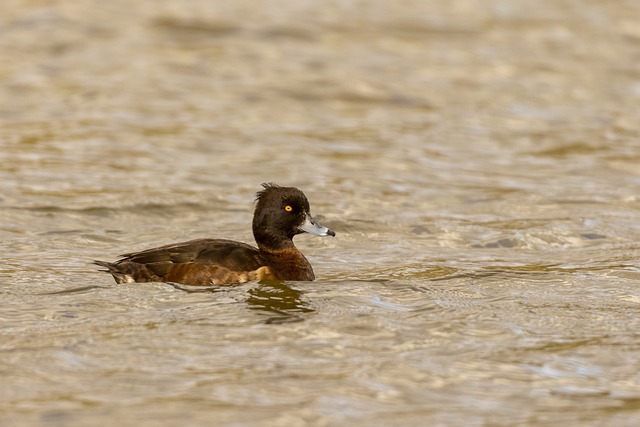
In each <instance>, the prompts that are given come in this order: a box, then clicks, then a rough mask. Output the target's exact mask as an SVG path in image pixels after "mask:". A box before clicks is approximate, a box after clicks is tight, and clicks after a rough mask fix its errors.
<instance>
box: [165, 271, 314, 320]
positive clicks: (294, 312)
mask: <svg viewBox="0 0 640 427" xmlns="http://www.w3.org/2000/svg"><path fill="white" fill-rule="evenodd" d="M169 285H171V286H172V287H174V288H175V289H179V290H181V291H183V292H187V293H202V292H207V293H218V292H228V291H229V289H231V288H232V287H231V286H214V287H206V288H205V287H199V286H186V285H181V284H178V283H169ZM236 289H237V288H236ZM303 295H304V292H302V291H299V290H297V289H293V288H292V287H291V286H289V285H288V284H287V283H286V282H283V281H277V280H263V281H261V282H258V284H257V285H256V286H255V287H253V288H251V289H249V290H247V299H246V303H247V305H248V306H249V309H251V310H256V311H259V312H261V313H263V314H267V315H268V317H267V319H266V320H265V323H288V322H301V321H302V320H304V318H303V316H302V314H304V313H312V312H314V311H315V310H314V309H312V308H311V307H309V305H308V304H307V303H306V302H304V301H303V300H302V296H303Z"/></svg>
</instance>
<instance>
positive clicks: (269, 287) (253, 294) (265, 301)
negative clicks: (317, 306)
mask: <svg viewBox="0 0 640 427" xmlns="http://www.w3.org/2000/svg"><path fill="white" fill-rule="evenodd" d="M247 293H248V294H249V295H248V298H247V304H248V305H249V308H250V309H251V310H258V311H261V312H266V313H268V314H270V316H269V318H268V319H267V320H266V321H265V322H266V323H287V322H300V321H302V320H304V318H303V316H302V314H304V313H311V312H314V311H315V310H314V309H312V308H310V307H309V305H308V304H307V303H306V302H304V301H303V300H302V295H303V294H304V293H303V292H302V291H299V290H297V289H293V288H292V287H291V286H289V285H287V284H286V282H281V281H271V280H270V281H262V282H260V283H259V284H258V286H256V287H255V288H251V289H249V290H248V292H247Z"/></svg>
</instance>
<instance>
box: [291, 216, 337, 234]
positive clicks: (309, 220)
mask: <svg viewBox="0 0 640 427" xmlns="http://www.w3.org/2000/svg"><path fill="white" fill-rule="evenodd" d="M298 229H299V230H300V231H302V232H305V233H310V234H315V235H316V236H323V237H325V236H335V235H336V233H335V232H334V231H332V230H329V229H328V228H327V227H323V226H322V225H320V224H318V223H317V222H316V221H315V220H314V219H313V217H311V215H307V216H306V218H305V220H304V222H303V223H302V224H301V225H300V226H299V227H298Z"/></svg>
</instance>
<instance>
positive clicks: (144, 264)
mask: <svg viewBox="0 0 640 427" xmlns="http://www.w3.org/2000/svg"><path fill="white" fill-rule="evenodd" d="M262 187H263V190H261V191H259V192H258V193H257V194H256V201H257V203H256V208H255V211H254V213H253V237H254V238H255V240H256V243H257V244H258V247H257V248H255V247H253V246H251V245H248V244H246V243H241V242H236V241H233V240H225V239H196V240H190V241H188V242H182V243H174V244H171V245H166V246H161V247H158V248H153V249H147V250H145V251H141V252H132V253H128V254H124V255H121V256H122V257H123V258H122V259H120V260H118V261H116V262H113V263H111V262H106V261H94V263H95V264H97V265H99V266H101V267H105V268H106V270H103V271H106V272H108V273H111V275H112V276H113V278H114V279H115V280H116V282H117V283H133V282H173V283H182V284H185V285H224V284H234V283H244V282H248V281H251V280H300V281H311V280H315V275H314V273H313V268H311V264H309V261H307V259H306V258H305V257H304V255H302V252H300V251H299V250H298V249H297V248H296V247H295V245H294V244H293V237H294V236H295V235H297V234H300V233H311V234H315V235H317V236H335V235H336V233H335V232H333V231H331V230H329V229H328V228H327V227H323V226H322V225H320V224H318V223H317V222H316V221H315V220H314V219H313V217H312V216H311V213H310V208H309V201H308V200H307V197H306V196H305V195H304V193H303V192H302V191H300V190H299V189H297V188H295V187H280V186H278V185H276V184H273V183H268V184H262Z"/></svg>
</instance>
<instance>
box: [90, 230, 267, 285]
mask: <svg viewBox="0 0 640 427" xmlns="http://www.w3.org/2000/svg"><path fill="white" fill-rule="evenodd" d="M122 257H123V258H122V259H120V260H119V261H116V262H114V263H106V262H103V261H96V264H98V265H101V266H103V267H106V268H107V269H108V271H109V272H110V273H111V274H112V275H113V277H114V278H115V279H116V281H117V282H119V283H126V282H179V283H187V284H194V285H208V284H211V285H215V284H222V283H243V282H246V281H249V280H262V279H271V278H275V277H274V275H273V273H272V272H271V270H270V268H269V267H268V266H267V263H266V262H265V260H264V259H263V257H262V256H261V255H260V252H259V251H258V249H257V248H254V247H253V246H250V245H247V244H245V243H241V242H235V241H232V240H224V239H197V240H190V241H188V242H182V243H175V244H171V245H166V246H161V247H158V248H153V249H148V250H145V251H141V252H132V253H127V254H123V255H122Z"/></svg>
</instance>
